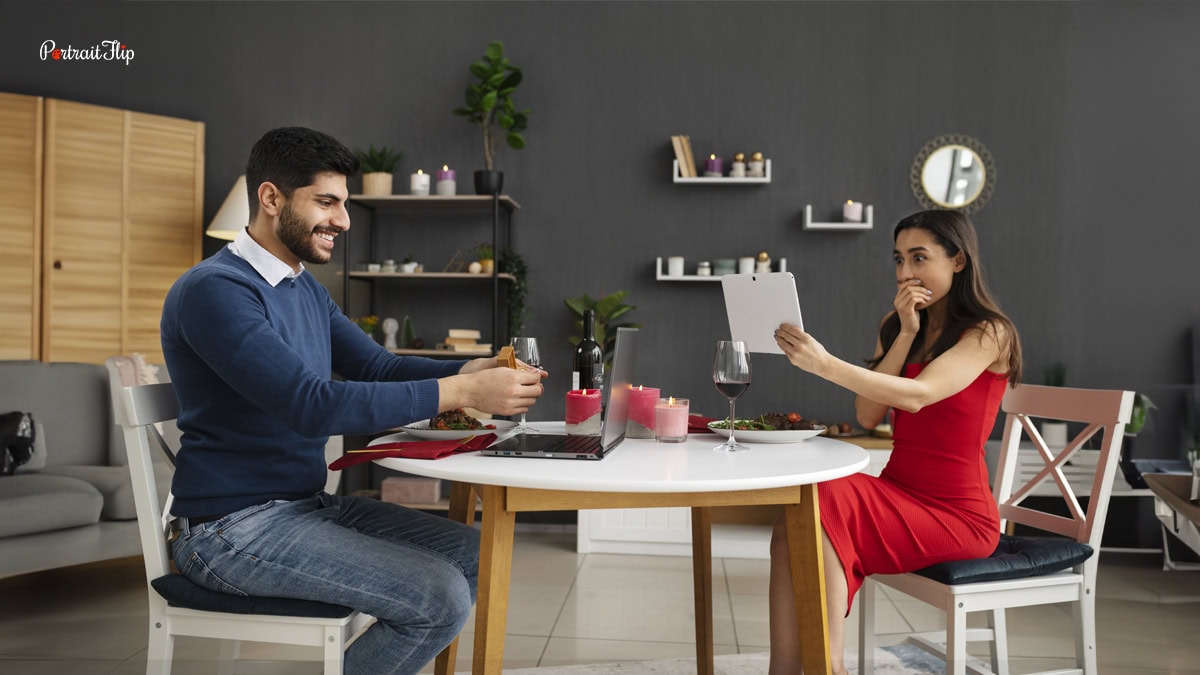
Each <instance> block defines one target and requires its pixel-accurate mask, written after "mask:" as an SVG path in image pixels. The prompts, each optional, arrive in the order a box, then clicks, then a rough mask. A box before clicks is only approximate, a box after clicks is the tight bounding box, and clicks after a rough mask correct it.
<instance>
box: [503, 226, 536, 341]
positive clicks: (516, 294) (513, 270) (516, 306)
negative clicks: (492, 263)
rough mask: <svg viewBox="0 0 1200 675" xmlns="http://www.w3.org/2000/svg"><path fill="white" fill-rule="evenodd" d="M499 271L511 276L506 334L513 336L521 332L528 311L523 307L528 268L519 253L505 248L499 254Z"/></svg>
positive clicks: (526, 288) (527, 287)
mask: <svg viewBox="0 0 1200 675" xmlns="http://www.w3.org/2000/svg"><path fill="white" fill-rule="evenodd" d="M500 271H501V272H504V273H505V274H511V275H512V277H513V279H512V281H511V282H509V284H508V334H509V337H515V336H517V335H520V334H521V329H522V328H524V327H525V316H526V315H527V314H528V313H529V310H528V309H526V307H525V296H526V294H527V293H528V292H529V282H528V279H527V276H528V269H527V267H526V266H525V259H524V258H522V257H521V254H520V253H517V252H516V251H514V250H512V249H511V248H506V249H504V253H503V254H502V255H501V256H500Z"/></svg>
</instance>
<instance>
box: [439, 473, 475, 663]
mask: <svg viewBox="0 0 1200 675" xmlns="http://www.w3.org/2000/svg"><path fill="white" fill-rule="evenodd" d="M447 515H448V516H449V518H450V520H453V521H455V522H459V523H465V524H467V525H470V524H472V523H474V522H475V490H474V489H473V488H472V486H471V484H470V483H452V484H451V485H450V511H449V513H448V514H447ZM457 660H458V637H457V636H455V638H454V640H453V641H451V642H450V644H448V645H446V648H445V649H443V650H442V653H441V654H438V655H437V660H435V661H434V664H433V672H434V673H435V675H454V667H455V665H456V662H457Z"/></svg>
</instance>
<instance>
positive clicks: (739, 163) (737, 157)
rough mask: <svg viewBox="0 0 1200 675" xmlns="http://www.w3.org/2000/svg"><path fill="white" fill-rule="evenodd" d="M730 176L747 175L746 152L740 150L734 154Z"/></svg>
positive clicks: (743, 176)
mask: <svg viewBox="0 0 1200 675" xmlns="http://www.w3.org/2000/svg"><path fill="white" fill-rule="evenodd" d="M729 177H730V178H745V177H746V153H744V152H738V153H734V155H733V164H732V166H730V168H729Z"/></svg>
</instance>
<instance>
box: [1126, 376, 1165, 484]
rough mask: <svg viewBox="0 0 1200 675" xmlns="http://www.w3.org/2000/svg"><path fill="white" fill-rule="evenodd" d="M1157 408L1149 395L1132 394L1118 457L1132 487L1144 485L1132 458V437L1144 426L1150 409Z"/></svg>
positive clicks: (1140, 473)
mask: <svg viewBox="0 0 1200 675" xmlns="http://www.w3.org/2000/svg"><path fill="white" fill-rule="evenodd" d="M1157 409H1158V406H1156V405H1154V401H1151V400H1150V397H1149V396H1146V395H1145V394H1141V393H1135V394H1134V395H1133V410H1132V412H1130V414H1129V423H1128V424H1126V425H1125V439H1124V442H1123V443H1122V444H1121V458H1120V465H1121V473H1122V474H1124V476H1125V482H1127V483H1129V486H1130V487H1133V488H1144V487H1146V481H1145V480H1144V479H1142V471H1141V469H1138V468H1137V464H1136V463H1135V462H1134V459H1133V439H1134V438H1136V437H1137V435H1138V433H1140V432H1141V431H1142V429H1143V428H1144V427H1145V426H1146V422H1147V421H1148V420H1149V416H1150V411H1151V410H1157Z"/></svg>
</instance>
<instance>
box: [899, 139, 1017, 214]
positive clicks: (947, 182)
mask: <svg viewBox="0 0 1200 675" xmlns="http://www.w3.org/2000/svg"><path fill="white" fill-rule="evenodd" d="M909 179H910V182H911V183H912V190H913V195H914V196H915V197H916V198H917V201H918V202H920V203H921V205H922V206H924V207H925V208H927V209H955V210H960V211H965V212H967V213H974V212H976V211H978V210H979V209H981V208H983V205H984V204H985V203H987V200H988V199H989V198H990V197H991V196H992V192H993V191H994V190H995V189H996V164H995V162H993V161H992V153H990V152H988V150H987V148H986V147H984V145H983V143H980V142H979V141H977V140H975V139H974V138H971V137H970V136H965V135H963V134H946V135H945V136H938V137H937V138H935V139H933V140H932V141H929V142H928V143H926V144H925V147H923V148H921V151H920V152H918V153H917V157H916V159H914V160H913V164H912V170H911V171H910V172H909Z"/></svg>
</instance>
